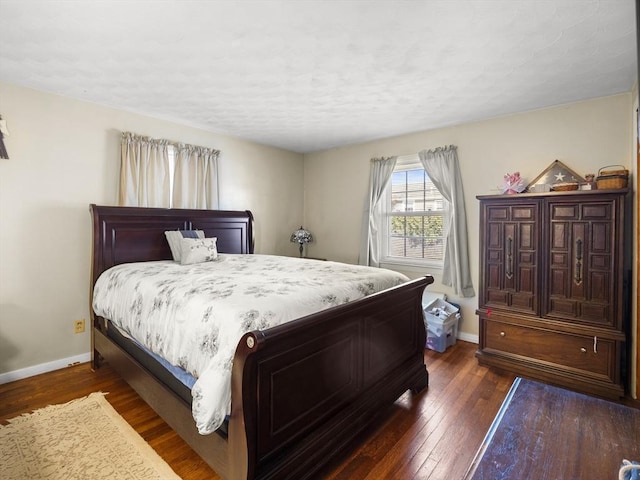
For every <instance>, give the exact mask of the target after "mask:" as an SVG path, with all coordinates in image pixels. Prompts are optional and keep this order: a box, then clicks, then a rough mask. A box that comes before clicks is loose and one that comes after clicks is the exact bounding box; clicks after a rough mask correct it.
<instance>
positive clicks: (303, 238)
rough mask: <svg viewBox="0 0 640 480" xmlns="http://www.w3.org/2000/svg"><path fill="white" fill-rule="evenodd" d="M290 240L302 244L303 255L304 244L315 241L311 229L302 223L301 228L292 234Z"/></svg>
mask: <svg viewBox="0 0 640 480" xmlns="http://www.w3.org/2000/svg"><path fill="white" fill-rule="evenodd" d="M290 240H291V242H292V243H297V244H299V245H300V256H302V250H303V249H304V245H305V244H307V243H309V242H313V236H312V235H311V232H310V231H308V230H305V229H304V228H303V227H302V225H300V228H299V229H298V230H296V231H294V232H293V233H292V234H291V239H290Z"/></svg>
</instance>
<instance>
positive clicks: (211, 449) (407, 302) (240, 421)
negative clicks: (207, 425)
mask: <svg viewBox="0 0 640 480" xmlns="http://www.w3.org/2000/svg"><path fill="white" fill-rule="evenodd" d="M90 210H91V215H92V221H93V251H92V273H91V284H90V289H91V298H92V299H93V296H94V295H93V294H94V292H93V288H94V285H95V283H96V280H97V279H98V277H99V276H100V275H101V274H102V273H103V272H105V271H106V270H108V269H110V268H111V267H114V266H116V265H120V264H125V263H134V262H155V261H162V260H170V259H171V258H172V255H171V251H170V249H169V245H168V243H167V240H166V238H165V235H164V232H165V231H167V230H202V231H204V232H205V235H206V237H217V239H218V241H217V248H218V251H219V252H221V253H222V254H247V255H250V254H253V250H254V240H253V217H252V214H251V213H250V212H248V211H218V210H216V211H210V210H185V209H158V208H137V207H111V206H97V205H91V207H90ZM308 262H316V260H308ZM432 282H433V278H432V277H431V276H429V275H427V276H425V277H423V278H420V279H417V280H413V281H409V282H406V283H403V284H402V285H399V286H396V287H393V288H389V289H387V290H384V291H382V292H379V293H374V294H372V295H369V296H366V297H364V298H362V299H359V300H354V301H352V302H349V303H346V304H343V305H339V306H335V307H330V308H327V309H325V310H322V311H320V312H318V313H312V314H309V315H306V316H304V317H302V318H299V319H296V320H293V321H291V322H288V323H284V324H282V325H279V326H275V327H272V328H267V329H264V330H254V331H250V332H247V333H245V334H244V335H242V337H241V339H240V341H239V342H238V345H237V348H236V350H235V355H234V356H233V362H232V370H231V413H230V415H229V417H228V418H227V419H226V420H225V422H224V425H222V426H221V427H220V428H219V429H218V430H216V432H214V433H211V434H209V435H201V434H200V433H198V430H197V428H196V424H195V422H194V420H193V417H192V411H191V403H192V400H193V399H192V397H191V392H190V391H189V389H188V388H187V387H186V386H184V385H183V384H182V383H181V382H179V381H177V380H176V378H175V377H174V376H173V375H170V374H169V373H168V372H167V370H166V369H165V368H164V366H163V365H162V364H161V363H160V362H158V361H157V359H155V358H153V357H152V356H150V355H149V354H148V353H147V352H146V351H145V350H144V349H142V348H141V347H140V346H139V345H138V344H137V343H136V342H133V341H132V340H131V339H130V338H128V337H127V336H126V335H122V334H121V332H120V331H119V330H118V329H117V328H114V327H113V325H111V322H110V319H108V318H104V317H101V316H98V315H95V314H94V313H93V309H92V310H91V313H92V328H91V332H92V351H93V360H92V362H93V368H99V366H100V364H101V363H102V362H105V361H106V362H108V363H109V364H110V365H112V367H113V368H114V369H115V370H116V371H117V372H118V373H119V374H120V375H121V376H122V377H123V378H124V379H125V380H126V381H127V382H128V383H129V384H130V385H131V386H132V387H133V388H134V390H136V391H137V392H138V394H139V395H140V396H141V397H142V398H143V399H144V400H145V401H146V402H147V403H148V404H149V405H150V406H151V407H152V408H153V409H154V410H155V411H156V412H157V413H158V414H159V415H160V416H161V417H162V418H163V419H164V420H165V421H166V422H167V423H168V424H169V425H170V426H171V427H172V428H173V429H174V430H175V431H176V432H177V433H178V434H179V435H180V436H181V437H182V438H183V439H184V440H185V441H186V442H187V443H188V444H189V445H190V446H191V447H192V448H193V449H194V451H196V452H197V453H198V454H199V455H200V456H201V457H202V458H203V459H204V460H205V461H206V462H207V463H208V464H209V465H210V466H211V467H212V468H213V469H214V470H215V471H216V472H217V473H218V474H219V475H220V476H221V477H223V478H225V479H276V478H295V479H304V478H311V477H313V476H314V475H315V474H317V472H318V471H319V470H320V469H321V468H322V467H323V466H325V465H326V464H327V463H328V462H330V461H331V460H332V459H334V458H335V457H336V456H338V455H340V454H341V453H343V452H344V450H345V448H347V447H348V446H349V445H350V444H352V443H353V442H354V441H355V440H356V439H357V438H358V436H359V434H360V433H361V432H362V430H363V429H364V428H365V427H367V426H368V425H369V424H371V422H373V421H375V419H376V417H377V416H378V415H379V414H380V413H381V411H383V410H384V408H385V407H388V406H390V405H391V404H392V403H393V402H394V401H395V400H396V399H397V398H398V397H399V396H400V395H402V394H403V393H404V392H405V391H407V390H411V391H412V392H413V393H419V392H421V391H422V390H423V389H424V388H425V387H426V386H427V384H428V373H427V369H426V367H425V364H424V346H425V341H426V338H425V337H426V334H425V328H424V320H423V315H422V301H421V300H422V293H423V290H424V288H425V287H426V286H427V285H429V284H430V283H432Z"/></svg>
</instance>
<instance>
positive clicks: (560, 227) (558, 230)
mask: <svg viewBox="0 0 640 480" xmlns="http://www.w3.org/2000/svg"><path fill="white" fill-rule="evenodd" d="M551 229H552V230H551V248H553V249H561V250H566V249H567V248H568V245H567V240H568V236H567V224H566V223H560V222H555V223H554V224H553V225H552V226H551Z"/></svg>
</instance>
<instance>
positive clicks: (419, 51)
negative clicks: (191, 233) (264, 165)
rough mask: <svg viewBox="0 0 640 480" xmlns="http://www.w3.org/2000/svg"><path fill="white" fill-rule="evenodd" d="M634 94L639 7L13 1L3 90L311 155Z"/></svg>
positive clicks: (0, 40)
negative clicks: (32, 92) (51, 96)
mask: <svg viewBox="0 0 640 480" xmlns="http://www.w3.org/2000/svg"><path fill="white" fill-rule="evenodd" d="M636 79H637V55H636V33H635V2H634V1H633V0H444V1H440V0H422V1H420V0H411V1H407V0H404V1H403V0H395V1H394V0H377V1H365V0H340V1H338V0H324V1H322V0H321V1H306V0H298V1H294V0H236V1H204V0H200V1H189V0H184V1H176V0H164V1H143V0H127V1H96V0H82V1H73V0H66V1H56V0H51V1H45V0H40V1H33V0H0V81H4V82H8V83H12V84H18V85H23V86H26V87H31V88H34V89H38V90H43V91H47V92H53V93H57V94H61V95H65V96H68V97H72V98H77V99H81V100H86V101H89V102H94V103H97V104H102V105H106V106H111V107H115V108H119V109H124V110H127V111H131V112H137V113H142V114H145V115H149V116H153V117H157V118H161V119H166V120H171V121H174V122H177V123H180V124H185V125H189V126H194V127H199V128H202V129H205V130H209V131H212V132H217V133H222V134H226V135H232V136H237V137H241V138H244V139H248V140H252V141H255V142H258V143H261V144H266V145H272V146H275V147H280V148H284V149H287V150H291V151H295V152H301V153H307V152H312V151H318V150H324V149H327V148H332V147H337V146H343V145H348V144H353V143H359V142H364V141H368V140H375V139H380V138H385V137H391V136H396V135H400V134H404V133H410V132H415V131H422V130H428V129H433V128H438V127H443V126H447V125H455V124H460V123H466V122H471V121H477V120H483V119H487V118H492V117H496V116H500V115H505V114H510V113H516V112H523V111H528V110H533V109H538V108H544V107H548V106H553V105H559V104H563V103H569V102H574V101H579V100H585V99H589V98H595V97H601V96H606V95H612V94H617V93H622V92H630V91H631V90H632V88H633V86H634V84H635V82H636ZM0 93H1V92H0ZM0 102H1V98H0ZM0 105H1V103H0Z"/></svg>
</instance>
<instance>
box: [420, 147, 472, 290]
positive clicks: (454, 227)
mask: <svg viewBox="0 0 640 480" xmlns="http://www.w3.org/2000/svg"><path fill="white" fill-rule="evenodd" d="M457 150H458V149H457V147H456V146H454V145H449V146H448V147H443V148H436V149H435V150H423V151H421V152H418V156H419V157H420V161H421V162H422V166H423V167H424V169H425V171H426V172H427V175H429V178H430V179H431V181H432V182H433V184H434V185H435V187H436V188H437V189H438V191H439V192H440V193H441V194H442V196H443V197H444V199H445V200H446V201H447V202H448V204H449V205H448V207H449V219H450V221H449V222H448V231H445V232H444V235H445V236H446V249H445V254H444V265H443V269H442V284H443V285H447V286H450V287H453V289H454V291H455V292H456V294H458V295H462V296H463V297H473V296H475V291H474V289H473V282H472V281H471V269H470V266H469V247H468V232H467V213H466V210H465V206H464V194H463V190H462V178H461V176H460V167H459V165H458V154H457Z"/></svg>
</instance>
